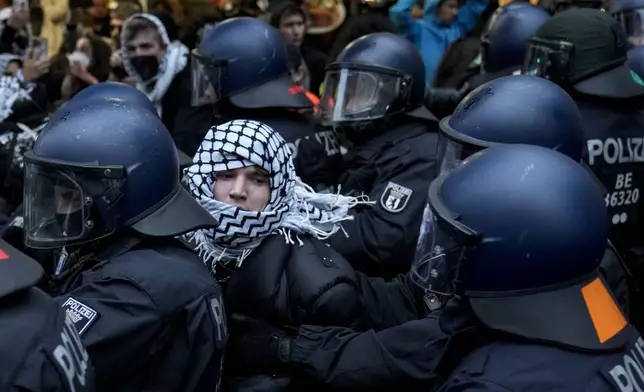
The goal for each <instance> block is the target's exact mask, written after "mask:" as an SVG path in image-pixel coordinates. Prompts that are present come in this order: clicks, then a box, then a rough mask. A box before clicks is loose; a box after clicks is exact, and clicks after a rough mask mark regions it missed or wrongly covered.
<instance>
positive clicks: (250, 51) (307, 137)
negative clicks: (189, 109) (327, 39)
mask: <svg viewBox="0 0 644 392" xmlns="http://www.w3.org/2000/svg"><path fill="white" fill-rule="evenodd" d="M192 56H193V59H192V66H193V69H192V76H193V88H194V90H193V93H194V102H193V103H194V104H195V105H203V104H214V108H215V113H216V118H215V121H214V122H215V124H204V125H203V126H204V129H208V128H210V126H211V125H217V124H223V123H226V122H228V121H231V120H235V119H240V118H245V119H250V120H256V121H260V122H262V123H264V124H267V125H269V126H270V127H271V128H273V129H277V130H279V132H280V134H281V135H282V137H283V138H284V139H285V140H286V142H287V143H288V144H289V146H290V148H291V150H292V151H293V161H294V164H295V169H296V170H297V173H298V175H299V176H300V177H301V178H302V180H303V181H304V182H306V183H307V184H309V185H311V186H313V187H314V188H316V189H317V190H320V189H322V188H327V185H330V184H332V182H331V180H332V179H333V175H332V173H333V171H334V167H337V164H336V165H335V166H334V162H337V161H338V160H341V156H340V146H339V144H338V143H337V141H336V139H335V135H334V134H333V132H332V131H330V130H319V132H314V123H313V121H312V119H311V118H310V117H309V116H306V115H305V114H303V113H301V112H302V111H303V110H304V111H309V112H312V109H313V103H312V102H311V101H310V100H309V99H308V98H307V96H306V94H305V91H304V90H303V89H302V88H300V87H297V86H295V84H294V83H293V80H292V79H291V76H290V74H289V65H288V61H287V53H286V44H285V42H284V41H283V40H282V38H281V36H280V34H279V32H278V31H277V30H276V29H275V28H273V27H272V26H270V25H268V24H266V23H265V22H264V21H261V20H259V19H255V18H247V17H242V18H232V19H228V20H226V21H224V22H221V23H218V24H217V25H215V26H214V27H213V28H212V29H210V30H208V31H207V32H206V33H205V35H204V37H203V39H202V41H201V43H200V44H199V47H198V48H197V49H195V50H193V52H192Z"/></svg>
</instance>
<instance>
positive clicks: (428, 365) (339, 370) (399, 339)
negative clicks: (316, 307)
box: [289, 316, 449, 390]
mask: <svg viewBox="0 0 644 392" xmlns="http://www.w3.org/2000/svg"><path fill="white" fill-rule="evenodd" d="M448 341H449V338H448V337H447V335H446V334H444V333H443V331H442V330H441V329H440V327H439V324H438V316H435V317H432V316H430V317H427V318H423V319H421V320H416V321H410V322H407V323H405V324H403V325H400V326H397V327H394V328H390V329H386V330H384V331H380V332H375V331H373V330H370V331H367V332H363V333H357V332H354V331H352V330H350V329H347V328H339V327H317V326H302V327H300V329H299V335H298V337H297V338H296V339H295V340H294V341H293V346H292V354H291V360H290V362H289V364H290V365H291V366H292V367H294V369H296V370H298V371H301V372H304V373H305V374H307V375H309V376H310V377H313V378H314V379H316V380H318V381H320V382H323V383H325V384H326V385H328V386H330V387H332V388H334V390H353V389H355V390H391V388H396V387H400V386H401V385H405V387H406V388H409V390H414V388H413V387H412V386H414V385H416V384H418V385H419V386H424V388H427V389H429V390H431V389H432V388H429V387H428V385H430V383H431V382H432V381H433V380H434V379H435V378H436V377H437V375H436V368H437V366H438V363H439V362H440V359H441V358H442V355H443V351H444V349H445V348H446V346H447V343H448Z"/></svg>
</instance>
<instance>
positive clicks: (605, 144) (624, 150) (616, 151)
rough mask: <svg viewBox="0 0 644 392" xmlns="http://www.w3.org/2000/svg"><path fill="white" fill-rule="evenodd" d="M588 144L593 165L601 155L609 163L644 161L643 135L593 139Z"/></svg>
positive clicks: (589, 161)
mask: <svg viewBox="0 0 644 392" xmlns="http://www.w3.org/2000/svg"><path fill="white" fill-rule="evenodd" d="M586 146H587V148H588V164H590V165H591V166H592V165H594V164H595V160H596V159H598V158H599V157H601V158H603V161H604V162H605V163H607V164H609V165H614V164H618V163H641V162H644V138H641V137H628V138H610V137H609V138H607V139H605V140H601V139H591V140H588V141H587V142H586Z"/></svg>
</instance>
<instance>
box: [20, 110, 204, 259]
mask: <svg viewBox="0 0 644 392" xmlns="http://www.w3.org/2000/svg"><path fill="white" fill-rule="evenodd" d="M179 178H180V177H179V162H178V158H177V152H176V148H175V145H174V142H173V140H172V138H171V136H170V133H169V132H168V130H167V129H166V128H165V126H164V125H163V123H162V122H161V120H160V119H159V117H158V116H157V115H156V114H153V113H150V112H149V111H147V110H142V109H141V107H140V106H138V105H132V104H126V103H122V102H112V101H109V102H105V101H100V102H96V103H90V104H88V105H85V106H83V107H81V108H78V109H70V110H68V111H66V112H65V113H64V114H63V115H62V116H60V117H59V118H57V119H56V120H55V121H51V122H49V123H48V124H47V126H46V127H45V129H44V130H43V133H42V134H41V136H40V137H39V138H38V139H37V140H36V143H35V145H34V148H33V150H32V151H30V152H28V153H27V154H25V186H24V187H25V188H24V194H25V197H24V205H25V217H24V232H25V244H26V245H27V246H29V247H32V248H57V247H62V246H67V245H76V244H84V243H90V242H93V241H96V240H99V239H101V238H103V237H107V236H109V235H112V234H115V233H117V232H119V231H122V230H124V229H126V228H131V229H132V230H133V231H134V232H136V233H138V234H141V235H144V236H151V237H174V236H177V235H180V234H183V233H186V232H189V231H193V230H195V229H199V228H207V227H213V226H216V225H217V222H216V221H215V220H214V218H212V216H211V215H210V214H209V213H208V212H206V210H205V209H203V208H202V207H201V206H200V205H199V204H198V203H197V202H196V201H195V200H194V199H193V198H192V197H191V196H190V195H189V194H188V193H187V192H186V191H185V189H184V188H183V187H182V186H181V184H180V182H179Z"/></svg>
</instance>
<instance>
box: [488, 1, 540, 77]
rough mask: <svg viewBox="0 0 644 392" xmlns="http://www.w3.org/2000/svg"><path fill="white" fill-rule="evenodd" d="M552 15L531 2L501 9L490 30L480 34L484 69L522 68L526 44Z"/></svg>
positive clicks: (512, 4) (492, 71) (493, 70)
mask: <svg viewBox="0 0 644 392" xmlns="http://www.w3.org/2000/svg"><path fill="white" fill-rule="evenodd" d="M549 18H550V15H549V14H548V13H547V12H546V11H544V10H543V9H541V8H539V7H536V6H533V5H531V4H529V3H511V4H509V5H507V6H505V7H501V8H499V10H498V14H496V18H495V20H494V22H493V23H492V24H491V26H490V29H489V30H488V32H487V33H486V34H484V35H483V36H482V37H481V66H482V68H483V71H484V72H489V73H496V72H500V71H503V70H506V69H509V68H515V69H516V70H519V69H520V68H521V64H522V63H523V54H524V52H525V45H526V43H527V42H528V40H529V39H530V37H531V36H532V35H533V34H534V33H535V32H536V31H537V29H539V27H541V25H542V24H544V23H545V22H546V21H547V20H548V19H549Z"/></svg>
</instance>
